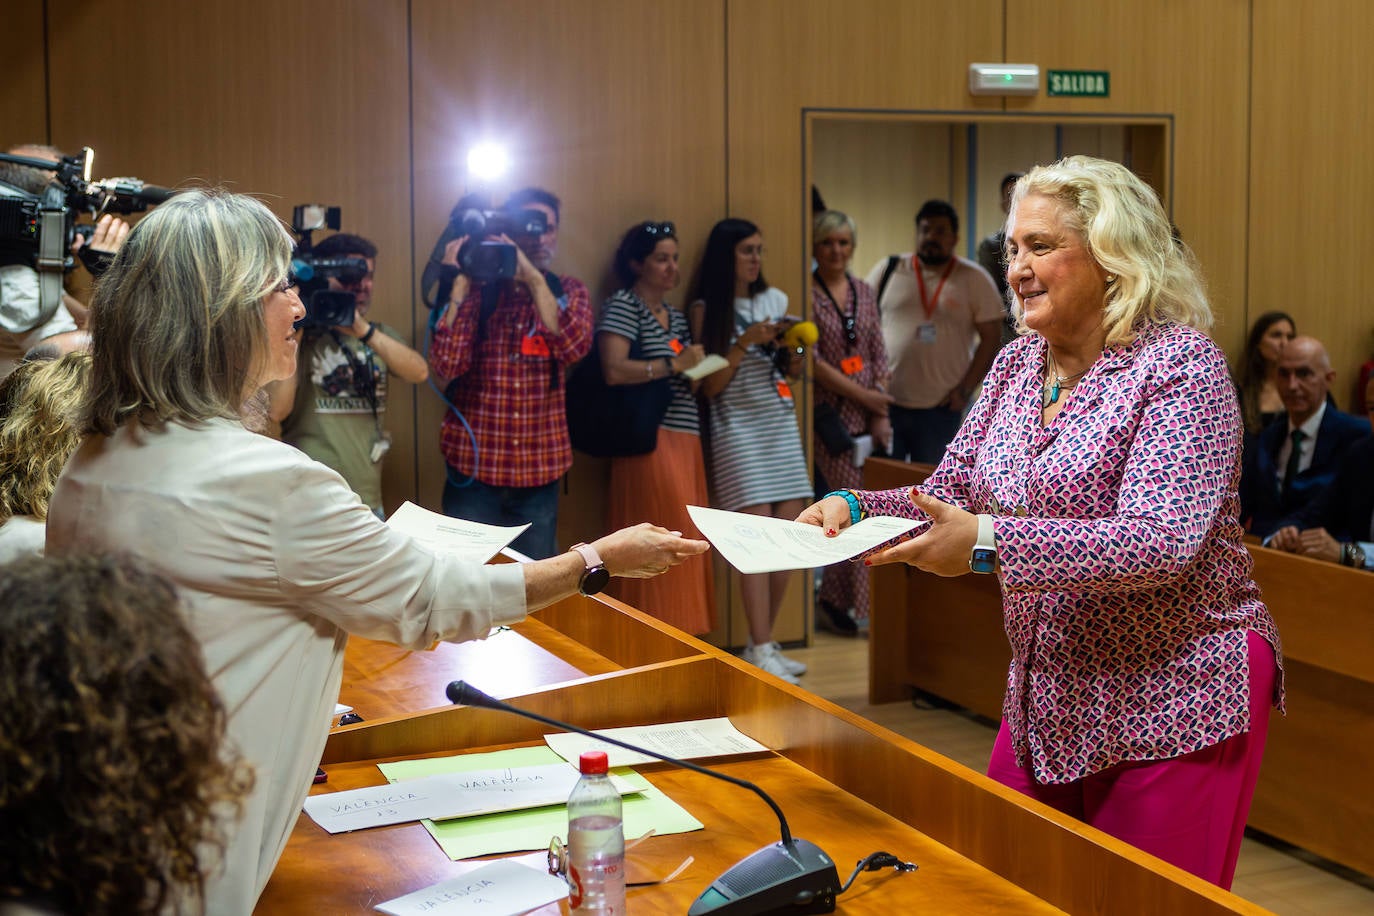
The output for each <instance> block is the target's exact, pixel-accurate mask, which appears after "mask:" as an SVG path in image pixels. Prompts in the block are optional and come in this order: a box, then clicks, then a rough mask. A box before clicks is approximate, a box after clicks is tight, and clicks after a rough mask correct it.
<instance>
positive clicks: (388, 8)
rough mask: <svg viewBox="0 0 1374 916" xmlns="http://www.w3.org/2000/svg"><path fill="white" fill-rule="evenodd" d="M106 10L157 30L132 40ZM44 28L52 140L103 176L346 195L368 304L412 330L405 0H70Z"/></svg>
mask: <svg viewBox="0 0 1374 916" xmlns="http://www.w3.org/2000/svg"><path fill="white" fill-rule="evenodd" d="M111 22H118V23H121V24H122V28H124V29H126V30H127V32H128V34H135V35H143V36H156V39H157V40H155V41H149V42H147V43H146V44H145V45H144V46H143V47H141V48H140V49H139V51H138V53H133V54H131V53H129V48H128V46H127V45H126V44H124V43H121V42H119V41H112V40H111V33H110V23H111ZM50 38H51V55H52V67H51V72H52V123H53V141H54V142H55V143H56V144H57V145H58V146H60V147H62V148H63V149H66V148H69V147H70V148H76V147H80V146H83V145H87V146H91V147H93V148H94V149H95V151H96V158H95V172H96V174H97V175H98V176H99V177H107V176H111V175H134V176H137V177H139V178H142V179H144V180H145V181H149V182H152V183H155V184H161V185H168V186H175V185H181V184H184V183H188V182H197V183H206V184H213V185H220V184H222V185H225V186H227V187H229V188H230V189H231V190H234V191H239V192H247V193H251V194H254V195H257V196H260V197H261V198H262V199H263V200H264V201H265V202H266V203H267V204H268V205H269V206H271V207H272V208H273V210H275V211H276V212H277V213H278V215H280V216H282V217H284V218H287V219H289V218H290V216H291V208H292V207H293V205H295V204H298V203H330V204H338V205H339V206H341V207H342V208H343V225H344V230H345V231H349V232H355V233H357V234H359V235H363V236H367V237H368V238H371V239H372V240H373V241H374V242H376V243H377V246H378V248H379V249H380V254H379V257H378V265H377V278H376V291H375V293H374V299H373V306H372V311H371V313H370V316H371V317H374V318H375V319H377V320H379V321H384V322H386V323H387V324H390V325H392V326H393V327H395V328H397V329H398V330H400V331H401V332H402V333H403V334H406V335H409V334H411V332H412V307H411V296H410V290H411V282H410V276H409V273H410V263H411V253H410V222H409V211H410V172H409V169H410V162H409V159H410V152H409V149H410V148H409V141H408V136H409V131H408V125H407V108H408V105H407V87H406V21H405V8H404V6H402V5H399V4H378V3H369V2H366V0H345V2H332V0H293V2H289V3H282V2H276V0H246V2H244V3H239V4H235V5H233V6H232V7H230V6H224V5H217V4H187V3H178V2H172V0H148V2H142V0H111V2H108V3H102V4H98V5H96V4H75V5H63V6H62V8H61V18H60V22H59V23H58V24H57V25H56V26H55V27H54V28H52V30H51V36H50ZM100 74H105V76H104V77H100V76H99V75H100ZM317 240H318V239H317ZM408 388H409V386H407V385H406V384H405V383H403V382H393V384H392V387H391V391H390V397H389V399H388V418H387V426H388V427H389V428H390V430H391V431H392V434H393V436H394V438H395V443H394V445H393V448H392V451H391V454H390V455H389V456H388V457H387V460H386V466H385V483H386V491H387V494H388V503H389V504H390V505H392V506H394V505H396V504H397V503H398V502H399V501H400V500H401V499H407V498H413V494H414V492H415V485H414V454H415V453H414V436H413V433H412V431H413V429H414V425H415V424H414V419H413V404H414V397H413V394H412V392H411V391H410V390H408Z"/></svg>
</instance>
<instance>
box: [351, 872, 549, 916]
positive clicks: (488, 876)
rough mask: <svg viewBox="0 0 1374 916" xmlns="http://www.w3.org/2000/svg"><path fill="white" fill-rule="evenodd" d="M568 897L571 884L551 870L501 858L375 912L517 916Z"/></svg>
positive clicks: (410, 915)
mask: <svg viewBox="0 0 1374 916" xmlns="http://www.w3.org/2000/svg"><path fill="white" fill-rule="evenodd" d="M566 896H568V884H567V882H566V881H564V880H563V879H562V878H560V877H558V876H557V875H551V874H549V873H548V870H547V869H546V870H543V871H540V870H538V869H535V868H530V867H529V866H528V865H521V864H520V863H519V862H512V861H510V860H508V859H501V860H499V861H496V862H491V863H489V864H487V865H483V866H482V867H481V868H477V869H473V870H472V871H470V872H467V873H466V874H464V875H463V876H462V877H460V878H451V879H449V880H448V881H443V882H441V883H439V884H435V885H432V886H431V887H427V888H425V889H424V890H421V891H416V892H415V893H413V894H406V895H405V896H404V897H397V898H396V899H395V900H388V901H386V902H385V903H379V904H377V906H376V907H375V909H377V910H380V911H381V912H383V913H390V914H391V916H415V914H418V913H425V914H429V916H433V914H435V913H471V914H473V916H516V914H518V913H528V912H529V911H530V910H534V909H538V908H539V907H541V906H543V905H544V904H546V903H553V902H554V901H555V900H562V899H563V898H564V897H566Z"/></svg>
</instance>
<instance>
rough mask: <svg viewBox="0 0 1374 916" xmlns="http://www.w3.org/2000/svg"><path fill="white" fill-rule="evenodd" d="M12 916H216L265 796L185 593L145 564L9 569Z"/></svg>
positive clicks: (51, 561)
mask: <svg viewBox="0 0 1374 916" xmlns="http://www.w3.org/2000/svg"><path fill="white" fill-rule="evenodd" d="M0 607H3V608H4V609H5V612H4V613H3V614H0V671H4V672H5V677H4V678H3V679H0V822H3V823H4V825H5V826H4V829H3V830H0V913H3V914H5V916H17V914H48V913H82V914H101V913H118V914H121V916H122V914H142V913H163V912H197V911H200V910H203V908H204V906H203V900H204V889H205V881H206V875H207V874H208V873H209V869H211V868H213V867H214V865H215V863H214V858H215V857H216V855H217V852H216V850H219V849H222V848H223V836H222V830H223V826H224V824H225V822H226V819H227V818H229V817H231V816H233V815H234V814H235V813H236V809H237V807H238V803H239V799H240V798H242V796H243V795H244V794H245V793H246V792H247V791H248V789H249V788H250V786H251V784H252V781H253V779H252V774H251V772H250V771H249V769H248V768H247V766H246V765H244V764H243V763H242V762H240V761H239V760H238V758H237V757H235V756H232V755H226V754H225V753H224V752H223V750H222V744H223V739H224V733H225V732H224V729H225V712H224V708H223V706H222V705H221V704H220V700H219V696H218V694H216V692H215V690H214V688H213V687H212V686H211V684H210V679H209V677H208V676H207V675H206V673H205V665H204V662H203V660H202V655H201V651H200V646H198V645H197V644H196V640H195V638H194V637H192V636H191V633H190V632H189V631H188V630H187V628H186V625H185V623H184V622H183V620H182V611H181V603H180V601H179V600H178V598H177V593H176V591H175V590H174V589H173V587H172V585H171V583H170V582H168V581H167V580H166V579H164V578H162V577H161V576H158V575H156V574H154V573H152V572H150V571H149V570H148V569H147V568H146V567H144V566H142V565H141V564H139V563H137V562H135V561H134V560H132V559H131V558H127V557H119V556H97V555H84V556H73V557H64V558H60V559H58V558H51V557H50V558H40V559H37V560H32V561H28V562H24V563H12V564H9V565H8V566H4V567H0Z"/></svg>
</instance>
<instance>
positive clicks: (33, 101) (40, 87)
mask: <svg viewBox="0 0 1374 916" xmlns="http://www.w3.org/2000/svg"><path fill="white" fill-rule="evenodd" d="M45 6H46V4H45V0H12V2H10V3H7V4H5V14H4V15H5V34H7V35H8V36H9V38H8V39H7V40H6V42H5V46H6V47H7V48H8V49H9V50H8V51H7V52H6V55H5V57H6V67H5V79H4V80H3V81H0V125H3V127H0V150H6V149H9V148H10V147H12V146H18V145H20V144H22V143H44V142H46V141H47V139H48V115H47V46H46V45H45V43H44V34H43V18H44V8H45Z"/></svg>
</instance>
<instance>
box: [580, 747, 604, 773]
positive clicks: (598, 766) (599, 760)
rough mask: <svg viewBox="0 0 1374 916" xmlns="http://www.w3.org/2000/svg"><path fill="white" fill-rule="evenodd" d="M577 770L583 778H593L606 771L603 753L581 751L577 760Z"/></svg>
mask: <svg viewBox="0 0 1374 916" xmlns="http://www.w3.org/2000/svg"><path fill="white" fill-rule="evenodd" d="M577 768H578V769H579V770H581V771H582V774H583V775H584V776H595V775H597V774H598V773H605V772H607V771H608V767H607V766H606V752H605V751H583V752H582V756H581V757H578V758H577Z"/></svg>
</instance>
